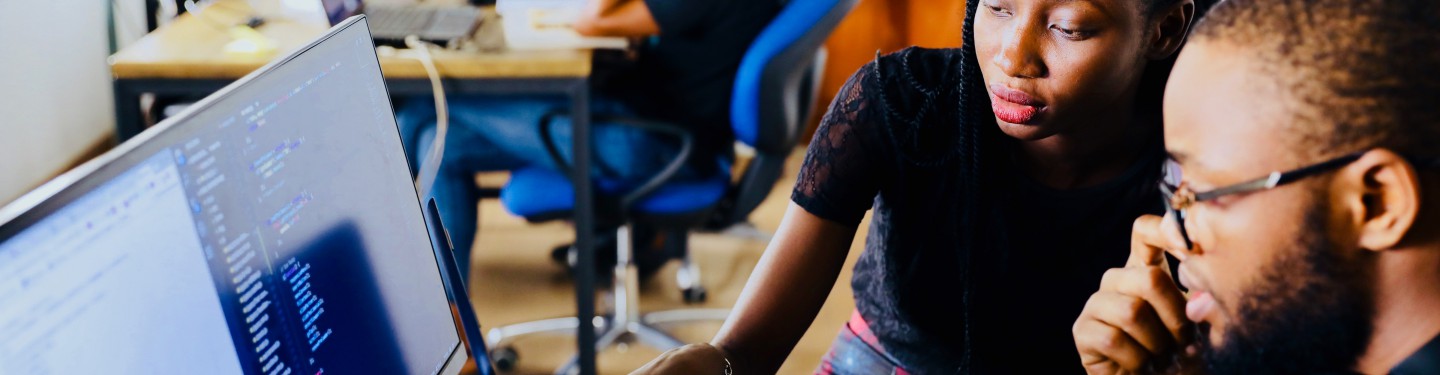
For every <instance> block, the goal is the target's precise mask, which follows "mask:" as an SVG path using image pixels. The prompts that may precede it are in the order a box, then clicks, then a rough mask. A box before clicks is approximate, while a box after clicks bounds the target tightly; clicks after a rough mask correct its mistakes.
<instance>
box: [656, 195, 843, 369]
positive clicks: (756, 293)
mask: <svg viewBox="0 0 1440 375" xmlns="http://www.w3.org/2000/svg"><path fill="white" fill-rule="evenodd" d="M854 238H855V227H853V226H848V225H844V224H839V223H836V222H833V221H829V220H825V219H822V218H820V217H818V216H815V215H813V214H811V213H810V212H808V211H806V210H805V209H804V208H801V207H800V206H799V205H796V204H795V203H791V204H790V207H789V209H787V210H786V212H785V219H784V220H783V221H781V223H780V230H779V231H778V233H776V235H775V239H774V240H772V241H771V242H770V246H769V248H767V249H765V255H764V256H762V257H760V263H759V264H757V265H756V267H755V271H754V272H752V273H751V274H750V280H749V281H746V283H745V290H744V291H743V292H741V293H740V300H739V301H738V302H737V303H736V305H735V308H734V310H732V312H731V314H730V318H729V319H726V320H725V325H724V326H723V327H721V328H720V332H719V333H717V334H716V335H715V339H714V341H712V342H711V344H697V345H690V346H686V347H684V348H680V349H676V350H671V351H669V352H666V353H665V354H663V355H661V356H660V357H659V358H656V359H655V360H654V361H651V362H650V363H649V364H647V365H645V367H642V368H640V369H639V370H636V371H635V374H700V375H704V374H720V373H721V372H722V370H723V369H724V367H725V362H724V361H725V360H726V359H728V360H729V362H730V364H731V365H732V368H733V369H734V370H735V371H734V373H736V374H773V373H775V372H776V371H778V370H779V369H780V365H781V364H783V363H784V362H785V358H786V357H788V356H789V355H790V350H791V349H794V347H795V343H796V342H799V341H800V337H801V336H804V335H805V330H806V329H808V328H809V327H810V323H811V322H812V321H814V320H815V314H816V313H818V312H819V311H820V307H821V306H823V305H824V304H825V297H827V296H829V295H830V288H831V287H833V286H834V285H835V278H836V277H838V276H839V274H840V269H841V267H843V266H844V265H845V258H846V256H847V254H848V253H849V250H850V243H851V241H853V240H854ZM712 345H713V346H712ZM717 349H718V350H717ZM722 355H723V358H724V359H721V357H720V356H722Z"/></svg>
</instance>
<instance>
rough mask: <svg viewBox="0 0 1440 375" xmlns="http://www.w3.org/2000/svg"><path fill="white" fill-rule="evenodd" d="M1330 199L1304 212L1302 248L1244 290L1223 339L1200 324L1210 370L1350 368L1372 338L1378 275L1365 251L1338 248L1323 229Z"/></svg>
mask: <svg viewBox="0 0 1440 375" xmlns="http://www.w3.org/2000/svg"><path fill="white" fill-rule="evenodd" d="M1327 212H1328V210H1327V209H1326V207H1325V206H1323V205H1322V206H1316V207H1312V208H1311V209H1310V210H1307V212H1306V214H1305V228H1304V231H1303V232H1302V234H1301V236H1300V238H1299V239H1298V240H1299V241H1298V242H1297V246H1298V248H1299V249H1298V250H1300V251H1288V252H1286V253H1284V254H1282V255H1280V256H1279V257H1277V258H1276V260H1275V261H1273V262H1271V263H1270V264H1269V265H1268V266H1265V267H1264V269H1262V271H1261V277H1260V278H1259V282H1258V283H1257V284H1256V285H1255V286H1254V287H1253V288H1252V289H1251V290H1250V291H1249V292H1248V293H1245V294H1244V295H1243V296H1242V297H1241V298H1240V304H1239V305H1238V310H1237V313H1236V315H1235V319H1233V322H1234V323H1232V324H1231V325H1230V326H1229V328H1227V329H1226V330H1225V331H1224V332H1223V334H1222V337H1223V340H1224V342H1223V343H1221V344H1220V345H1219V346H1215V345H1214V343H1212V342H1210V334H1209V333H1210V330H1211V327H1210V325H1209V324H1208V323H1201V324H1198V325H1196V329H1197V330H1198V331H1199V332H1197V335H1196V338H1197V344H1198V347H1199V349H1200V359H1201V360H1202V361H1203V362H1204V365H1205V367H1206V369H1207V371H1209V373H1211V374H1316V373H1339V372H1345V373H1348V372H1349V371H1351V369H1352V368H1353V367H1354V365H1355V363H1356V362H1357V361H1358V360H1359V358H1360V355H1361V354H1363V353H1364V351H1365V349H1366V348H1367V347H1368V346H1369V342H1370V337H1371V333H1372V331H1373V323H1372V318H1373V317H1374V315H1375V311H1374V295H1373V293H1372V292H1371V291H1372V290H1373V289H1372V288H1371V287H1372V286H1373V284H1374V276H1373V274H1372V273H1371V272H1369V271H1368V270H1370V269H1373V268H1371V267H1367V266H1366V265H1367V264H1370V263H1373V261H1371V260H1369V259H1367V258H1363V257H1364V255H1353V254H1352V255H1350V256H1347V255H1346V254H1344V253H1342V252H1340V251H1337V249H1336V246H1335V245H1334V244H1333V243H1332V242H1331V241H1330V240H1329V239H1328V238H1327V237H1326V236H1325V233H1327V231H1326V227H1327V226H1326V224H1325V214H1326V213H1327Z"/></svg>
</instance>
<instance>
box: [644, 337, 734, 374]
mask: <svg viewBox="0 0 1440 375" xmlns="http://www.w3.org/2000/svg"><path fill="white" fill-rule="evenodd" d="M724 373H725V354H724V353H723V352H721V351H720V348H716V347H714V346H711V345H710V344H690V345H685V346H682V347H679V348H675V349H670V351H667V352H665V354H661V355H660V357H658V358H655V359H654V360H652V361H650V363H646V364H645V366H643V367H640V368H639V369H637V370H635V372H632V373H630V375H663V374H676V375H680V374H684V375H691V374H694V375H708V374H714V375H721V374H724Z"/></svg>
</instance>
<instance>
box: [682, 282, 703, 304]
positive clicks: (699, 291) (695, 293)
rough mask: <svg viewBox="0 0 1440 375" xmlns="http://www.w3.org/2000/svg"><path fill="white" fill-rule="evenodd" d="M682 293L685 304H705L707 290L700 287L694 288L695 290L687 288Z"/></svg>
mask: <svg viewBox="0 0 1440 375" xmlns="http://www.w3.org/2000/svg"><path fill="white" fill-rule="evenodd" d="M680 292H681V295H682V296H683V297H684V298H685V303H690V304H695V303H701V302H705V297H706V293H705V288H701V287H698V286H697V287H694V288H685V289H684V290H681V291H680Z"/></svg>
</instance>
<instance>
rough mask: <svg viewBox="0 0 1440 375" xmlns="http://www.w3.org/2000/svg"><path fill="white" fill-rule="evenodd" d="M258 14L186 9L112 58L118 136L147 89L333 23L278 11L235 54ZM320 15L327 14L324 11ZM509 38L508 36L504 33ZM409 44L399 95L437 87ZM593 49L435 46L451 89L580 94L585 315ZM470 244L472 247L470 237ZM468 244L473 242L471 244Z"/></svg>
mask: <svg viewBox="0 0 1440 375" xmlns="http://www.w3.org/2000/svg"><path fill="white" fill-rule="evenodd" d="M251 13H252V11H251V10H250V7H249V5H248V2H246V1H238V0H222V1H219V2H216V3H215V5H212V6H210V7H208V8H207V9H204V10H202V11H201V12H200V14H199V15H197V14H193V13H187V14H185V15H182V16H181V17H179V18H177V19H176V20H175V21H174V22H173V23H171V24H169V25H166V26H164V27H162V28H160V29H158V30H156V31H155V32H152V33H150V34H149V35H146V36H145V37H144V38H142V39H140V40H139V41H137V42H136V43H134V44H132V45H130V46H128V47H126V48H125V49H123V50H121V51H120V52H118V53H116V54H115V55H114V56H111V57H110V67H111V72H112V75H113V76H114V79H115V82H114V90H115V116H116V137H117V138H119V140H120V141H122V142H123V141H124V140H126V139H129V138H130V137H133V136H135V135H136V134H139V133H140V132H141V131H143V130H144V128H145V124H144V119H143V117H142V115H141V112H140V97H141V95H142V94H144V93H154V94H157V95H196V96H198V95H207V94H209V93H212V92H215V91H217V90H219V89H220V88H222V87H224V86H225V85H227V84H229V83H230V82H233V81H235V80H236V79H239V78H240V77H243V76H245V75H246V74H249V73H250V72H251V71H254V70H255V69H257V68H260V67H261V66H263V65H265V64H266V63H268V62H269V61H270V60H271V59H273V58H275V57H278V56H280V55H283V54H285V53H288V52H289V51H293V50H294V49H296V48H299V47H301V46H304V45H305V44H307V43H309V42H310V40H312V39H314V38H315V37H318V36H320V35H321V34H324V33H325V31H326V30H328V29H329V25H326V24H323V23H320V22H306V21H300V20H291V19H271V20H267V22H266V23H265V24H264V25H262V26H260V27H258V28H257V31H258V32H259V33H260V34H262V35H264V36H266V37H268V38H269V39H270V40H272V41H274V42H275V44H276V48H275V49H274V50H273V51H268V52H262V53H252V54H235V53H227V52H226V51H225V45H226V44H227V43H229V42H231V40H232V36H231V35H230V31H229V28H230V27H231V26H232V25H237V24H241V23H244V22H245V20H246V19H247V18H248V17H249V15H250V14H251ZM485 13H486V19H485V20H484V22H483V23H482V26H481V30H480V31H478V32H477V37H478V38H477V39H479V40H480V42H477V43H472V44H480V43H481V42H484V41H485V40H492V41H498V40H500V38H498V36H499V34H498V32H499V30H500V28H501V27H500V26H501V25H500V19H499V18H498V17H495V16H494V12H493V9H489V10H487V11H486V12H485ZM316 19H317V20H319V19H323V18H322V17H317V18H316ZM502 43H503V42H502ZM404 53H406V51H397V52H394V53H386V54H381V57H380V69H381V71H383V72H384V75H385V80H386V86H388V88H389V90H390V93H391V94H397V95H412V94H424V95H428V94H430V93H431V88H430V82H429V79H428V77H427V76H426V74H425V71H424V68H423V67H422V66H421V65H420V62H419V61H417V60H414V59H411V58H408V57H406V56H404ZM591 56H592V54H591V51H589V50H562V51H511V50H505V49H503V48H502V47H497V46H493V45H491V46H486V45H478V46H477V45H469V46H465V47H464V48H462V49H461V50H447V51H437V52H435V53H433V57H434V60H435V64H436V68H437V69H438V70H439V71H440V74H441V75H442V76H444V84H445V86H446V90H447V92H449V93H461V94H472V93H490V94H514V93H550V94H560V95H567V96H569V97H570V99H571V103H572V104H571V113H575V114H577V116H575V118H574V120H573V121H574V124H573V126H574V130H573V131H574V140H575V142H574V143H573V145H572V147H573V151H574V152H573V154H574V155H576V157H575V168H574V170H575V171H576V173H575V175H573V176H571V181H572V182H574V183H575V203H576V204H575V231H576V233H575V238H576V241H575V243H576V247H577V248H579V249H591V250H590V251H580V252H579V259H578V263H579V264H578V265H577V267H576V270H577V273H576V294H575V296H576V306H577V310H578V311H577V313H576V316H582V317H584V316H595V293H594V289H595V284H594V276H595V275H594V273H595V271H594V270H595V268H594V267H593V266H592V265H593V264H594V262H595V255H594V251H593V249H594V246H593V244H594V243H595V242H594V233H595V231H594V227H595V220H594V217H595V216H594V211H595V210H594V200H593V195H592V192H591V190H592V188H591V186H592V185H591V181H590V175H589V173H586V172H587V171H589V170H590V163H591V161H590V156H591V153H590V143H589V142H588V140H589V139H590V118H589V117H590V116H589V113H590V108H589V106H590V98H589V93H590V91H589V88H590V70H591V66H592V62H591ZM469 245H470V244H465V245H464V246H469ZM467 250H468V249H467ZM578 320H579V321H580V327H579V328H578V329H579V332H577V336H578V337H579V340H578V342H579V348H578V352H579V356H580V367H581V372H582V373H583V374H594V373H595V345H594V342H595V329H594V326H593V323H592V320H591V319H578Z"/></svg>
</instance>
